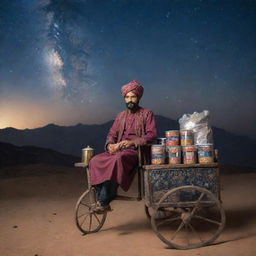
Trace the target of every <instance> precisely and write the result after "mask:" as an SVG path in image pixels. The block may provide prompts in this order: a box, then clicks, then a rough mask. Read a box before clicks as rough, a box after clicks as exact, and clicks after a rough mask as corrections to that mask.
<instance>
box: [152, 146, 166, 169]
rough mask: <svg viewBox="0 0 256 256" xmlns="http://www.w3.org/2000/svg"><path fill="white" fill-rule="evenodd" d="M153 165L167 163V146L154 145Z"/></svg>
mask: <svg viewBox="0 0 256 256" xmlns="http://www.w3.org/2000/svg"><path fill="white" fill-rule="evenodd" d="M151 163H152V164H164V163H165V146H163V145H159V144H154V145H152V146H151Z"/></svg>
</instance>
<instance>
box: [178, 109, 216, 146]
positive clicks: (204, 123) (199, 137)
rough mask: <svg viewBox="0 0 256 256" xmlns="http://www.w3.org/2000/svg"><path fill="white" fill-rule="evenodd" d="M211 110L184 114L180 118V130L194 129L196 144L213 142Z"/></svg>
mask: <svg viewBox="0 0 256 256" xmlns="http://www.w3.org/2000/svg"><path fill="white" fill-rule="evenodd" d="M209 119H210V112H209V111H208V110H204V111H203V112H201V113H197V112H194V113H193V114H184V115H183V116H182V117H181V118H180V119H179V123H180V130H192V131H193V133H194V144H195V145H202V144H208V143H213V138H212V128H211V127H210V125H209Z"/></svg>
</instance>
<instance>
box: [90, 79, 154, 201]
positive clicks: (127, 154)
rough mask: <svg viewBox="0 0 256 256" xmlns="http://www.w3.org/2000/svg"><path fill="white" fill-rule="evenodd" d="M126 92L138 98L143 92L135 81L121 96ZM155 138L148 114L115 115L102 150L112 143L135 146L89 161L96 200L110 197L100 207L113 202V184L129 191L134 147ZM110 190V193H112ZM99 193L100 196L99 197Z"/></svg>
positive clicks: (135, 155)
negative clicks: (128, 143)
mask: <svg viewBox="0 0 256 256" xmlns="http://www.w3.org/2000/svg"><path fill="white" fill-rule="evenodd" d="M141 88H142V89H141ZM130 91H132V92H134V93H136V94H137V95H138V97H139V98H140V97H141V96H142V93H143V87H142V86H141V85H139V84H138V83H137V82H136V81H132V82H130V83H129V84H128V85H125V86H123V87H122V94H123V96H125V95H126V94H127V93H128V92H130ZM155 138H156V125H155V119H154V114H153V112H152V111H150V110H148V109H144V108H141V107H138V109H137V110H136V112H134V113H132V112H130V111H129V110H126V111H123V112H120V113H119V114H118V115H117V117H116V119H115V121H114V123H113V125H112V127H111V128H110V131H109V133H108V136H107V140H106V144H105V149H106V148H107V145H108V144H115V143H118V142H120V141H123V140H132V141H133V142H134V144H135V146H132V147H130V148H125V149H122V150H120V151H118V152H116V153H109V152H104V153H101V154H98V155H96V156H94V157H93V158H92V159H91V161H90V163H89V171H90V177H91V184H92V185H97V186H96V191H98V195H97V197H98V199H100V198H101V197H102V198H103V197H105V194H107V193H109V194H110V195H109V200H108V202H105V203H104V202H103V204H108V203H109V202H110V201H111V200H112V199H114V197H115V193H116V189H117V184H119V185H120V187H121V188H122V189H123V190H124V191H127V190H128V189H129V187H130V185H131V182H132V180H133V178H134V175H135V167H136V166H137V165H138V153H137V146H138V145H145V144H147V143H150V142H152V141H153V140H154V139H155ZM106 181H112V185H111V182H106ZM103 183H105V184H106V185H107V186H109V187H108V188H106V187H105V188H104V189H105V190H106V191H105V192H104V189H102V184H103ZM111 188H112V190H114V192H113V193H112V192H111ZM107 190H108V191H107ZM100 191H101V193H104V195H100ZM102 201H104V200H102Z"/></svg>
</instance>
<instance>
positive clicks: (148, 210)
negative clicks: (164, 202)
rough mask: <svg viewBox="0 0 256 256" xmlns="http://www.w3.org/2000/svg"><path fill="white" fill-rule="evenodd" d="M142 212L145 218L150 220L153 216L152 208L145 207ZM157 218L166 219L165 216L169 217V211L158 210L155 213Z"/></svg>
mask: <svg viewBox="0 0 256 256" xmlns="http://www.w3.org/2000/svg"><path fill="white" fill-rule="evenodd" d="M144 210H145V213H146V216H147V218H148V219H149V220H150V219H151V216H152V215H154V209H152V207H148V206H147V205H145V206H144ZM157 216H158V217H160V218H162V217H167V216H170V212H169V211H168V212H167V211H165V210H164V209H162V208H160V209H159V211H158V212H157Z"/></svg>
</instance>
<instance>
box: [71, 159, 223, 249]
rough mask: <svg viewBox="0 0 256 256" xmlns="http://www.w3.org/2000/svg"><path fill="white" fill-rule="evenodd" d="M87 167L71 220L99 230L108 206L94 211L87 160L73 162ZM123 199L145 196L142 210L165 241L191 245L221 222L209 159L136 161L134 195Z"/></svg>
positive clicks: (201, 242) (211, 237)
mask: <svg viewBox="0 0 256 256" xmlns="http://www.w3.org/2000/svg"><path fill="white" fill-rule="evenodd" d="M75 166H77V167H83V168H85V169H86V173H87V184H88V189H87V190H86V191H85V192H84V193H83V194H82V195H81V196H80V198H79V199H78V202H77V204H76V212H75V221H76V225H77V227H78V228H79V230H80V231H81V232H82V233H84V234H89V233H93V232H97V231H99V230H100V229H101V228H102V226H103V224H104V222H105V220H106V217H107V212H105V213H104V214H97V213H95V212H94V211H93V209H94V207H95V205H96V196H95V189H94V187H93V186H91V184H90V179H89V171H88V168H87V167H88V166H87V165H85V164H83V163H76V164H75ZM117 199H123V200H144V202H145V212H146V215H147V216H148V218H149V219H150V221H151V226H152V229H153V230H154V232H155V233H156V235H157V236H158V237H159V238H160V239H161V241H163V242H164V243H165V244H167V245H168V246H169V247H172V248H177V249H191V248H197V247H201V246H206V245H208V244H211V243H213V242H214V241H215V240H216V239H217V238H218V237H219V235H220V234H221V232H222V230H223V228H224V225H225V213H224V210H223V207H222V205H221V200H220V181H219V168H218V164H217V163H213V164H193V165H187V164H186V165H185V164H176V165H173V164H172V165H170V164H165V165H142V164H139V166H138V196H137V197H134V198H133V197H126V196H118V197H117Z"/></svg>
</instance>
